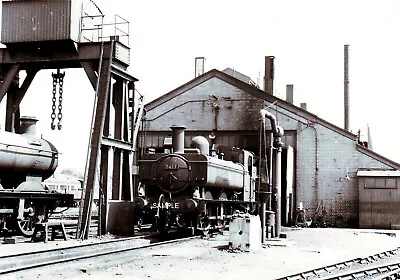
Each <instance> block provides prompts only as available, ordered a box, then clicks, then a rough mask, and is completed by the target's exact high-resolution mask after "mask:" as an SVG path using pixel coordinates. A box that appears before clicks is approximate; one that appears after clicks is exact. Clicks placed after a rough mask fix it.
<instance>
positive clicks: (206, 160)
mask: <svg viewBox="0 0 400 280" xmlns="http://www.w3.org/2000/svg"><path fill="white" fill-rule="evenodd" d="M171 129H172V133H173V136H172V148H173V152H172V153H147V154H144V155H143V156H142V158H141V159H140V160H139V178H140V184H141V185H140V187H139V190H138V193H139V196H138V197H136V198H135V205H136V210H137V214H139V215H140V214H142V215H143V214H145V215H146V216H150V217H152V218H153V221H152V222H153V227H154V228H155V229H157V230H158V231H159V232H161V233H165V232H168V230H169V229H170V228H171V227H177V228H181V229H191V230H192V232H195V231H201V232H203V233H207V232H208V231H209V230H210V229H223V228H224V225H225V223H226V222H227V221H229V218H230V217H231V216H232V214H233V213H234V211H236V210H238V211H241V212H249V211H253V210H254V209H255V205H256V198H255V191H256V190H255V185H256V177H257V169H256V166H255V157H254V154H253V153H252V152H250V151H246V150H241V149H236V148H232V149H230V148H227V147H219V148H218V149H217V150H216V151H211V152H212V154H211V155H209V152H210V149H209V143H208V141H207V139H206V138H205V137H202V136H197V137H195V138H193V139H192V143H191V148H188V149H185V148H184V130H185V127H183V126H172V127H171Z"/></svg>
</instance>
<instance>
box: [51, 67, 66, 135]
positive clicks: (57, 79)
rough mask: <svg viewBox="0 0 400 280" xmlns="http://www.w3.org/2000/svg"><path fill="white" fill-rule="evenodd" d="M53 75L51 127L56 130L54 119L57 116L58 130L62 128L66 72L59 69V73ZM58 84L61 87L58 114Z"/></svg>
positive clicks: (59, 89)
mask: <svg viewBox="0 0 400 280" xmlns="http://www.w3.org/2000/svg"><path fill="white" fill-rule="evenodd" d="M51 75H52V77H53V91H52V93H53V97H52V106H51V109H52V113H51V129H52V130H54V129H55V127H56V126H55V124H54V121H55V119H56V116H57V118H58V125H57V128H58V130H61V128H62V124H61V120H62V117H63V115H62V100H63V96H62V95H63V91H64V89H63V85H64V76H65V72H63V73H61V72H60V69H57V73H52V74H51ZM57 84H59V88H58V114H57V115H56V109H57V106H56V101H57V98H56V95H57Z"/></svg>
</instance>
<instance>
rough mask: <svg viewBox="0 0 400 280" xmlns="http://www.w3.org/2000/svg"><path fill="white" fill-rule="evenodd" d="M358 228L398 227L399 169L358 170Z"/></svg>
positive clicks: (399, 224) (399, 204) (399, 199)
mask: <svg viewBox="0 0 400 280" xmlns="http://www.w3.org/2000/svg"><path fill="white" fill-rule="evenodd" d="M357 177H358V183H359V207H360V209H359V219H360V228H388V229H399V228H400V212H399V209H400V171H399V170H360V171H358V172H357Z"/></svg>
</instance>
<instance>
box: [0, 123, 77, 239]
mask: <svg viewBox="0 0 400 280" xmlns="http://www.w3.org/2000/svg"><path fill="white" fill-rule="evenodd" d="M35 123H36V119H34V118H30V117H25V118H23V119H22V120H21V128H22V133H21V134H16V133H11V132H7V131H2V132H0V231H2V232H4V231H15V232H16V233H18V234H22V235H24V236H32V235H33V233H34V229H35V224H36V223H37V222H45V221H46V220H47V218H48V216H49V214H50V213H51V212H52V211H54V210H55V209H56V208H57V207H63V206H65V207H69V206H72V205H73V204H74V201H73V195H71V194H59V193H55V192H51V191H49V190H46V189H45V188H44V187H43V186H42V184H41V183H42V181H43V180H45V179H46V178H48V177H50V176H51V175H52V174H53V173H54V171H55V169H56V167H57V165H58V151H57V150H56V148H55V147H54V146H53V145H52V144H51V143H50V142H49V141H46V140H44V139H39V138H36V136H35Z"/></svg>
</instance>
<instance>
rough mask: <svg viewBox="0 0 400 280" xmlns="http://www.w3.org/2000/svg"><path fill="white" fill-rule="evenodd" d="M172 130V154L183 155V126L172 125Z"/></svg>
mask: <svg viewBox="0 0 400 280" xmlns="http://www.w3.org/2000/svg"><path fill="white" fill-rule="evenodd" d="M171 129H172V149H173V152H174V153H179V154H183V153H184V151H185V129H186V127H185V126H178V125H173V126H171Z"/></svg>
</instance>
